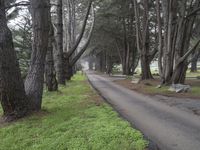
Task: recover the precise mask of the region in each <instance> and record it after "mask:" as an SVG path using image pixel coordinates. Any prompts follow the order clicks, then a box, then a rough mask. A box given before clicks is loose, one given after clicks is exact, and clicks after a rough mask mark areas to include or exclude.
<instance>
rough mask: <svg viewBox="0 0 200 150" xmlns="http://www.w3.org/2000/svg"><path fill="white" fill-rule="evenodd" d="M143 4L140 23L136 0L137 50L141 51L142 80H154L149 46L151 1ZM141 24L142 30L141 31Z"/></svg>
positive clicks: (145, 0) (144, 1) (135, 0)
mask: <svg viewBox="0 0 200 150" xmlns="http://www.w3.org/2000/svg"><path fill="white" fill-rule="evenodd" d="M142 4H143V6H144V12H143V19H142V22H141V23H140V14H139V10H138V7H139V6H138V4H137V0H134V10H135V17H136V38H137V48H138V50H139V51H140V61H141V70H142V76H141V80H148V79H152V78H153V76H152V74H151V70H150V63H151V61H150V46H149V42H150V41H149V17H148V13H149V6H148V5H149V1H148V0H143V1H142ZM140 24H141V26H142V30H141V29H140Z"/></svg>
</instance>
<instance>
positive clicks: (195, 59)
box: [191, 52, 200, 72]
mask: <svg viewBox="0 0 200 150" xmlns="http://www.w3.org/2000/svg"><path fill="white" fill-rule="evenodd" d="M199 56H200V52H199V53H198V54H196V53H193V56H192V57H193V59H192V61H191V72H197V71H198V68H197V62H198V59H199Z"/></svg>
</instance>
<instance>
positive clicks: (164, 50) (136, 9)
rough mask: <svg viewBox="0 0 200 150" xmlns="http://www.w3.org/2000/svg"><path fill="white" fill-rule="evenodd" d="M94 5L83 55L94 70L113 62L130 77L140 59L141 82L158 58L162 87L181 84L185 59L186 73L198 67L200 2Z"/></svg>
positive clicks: (134, 0) (137, 0) (139, 0)
mask: <svg viewBox="0 0 200 150" xmlns="http://www.w3.org/2000/svg"><path fill="white" fill-rule="evenodd" d="M98 5H99V9H98V11H97V15H96V18H97V19H96V20H97V23H96V26H95V31H94V36H93V40H92V43H91V46H90V52H88V53H87V54H86V56H85V58H88V59H89V58H90V59H89V60H90V61H91V63H95V64H96V69H97V70H99V71H102V72H110V71H108V70H110V68H111V67H113V64H121V65H122V70H123V74H125V75H133V74H134V72H135V68H136V66H137V65H138V61H139V60H140V62H139V63H140V65H141V80H146V79H152V78H153V76H152V72H151V69H150V64H151V62H152V61H154V60H157V61H158V66H159V76H160V78H161V84H167V85H168V84H171V83H174V84H176V83H182V84H183V83H184V82H185V77H186V71H187V69H188V66H189V64H190V63H192V65H191V71H193V72H195V71H197V61H198V59H199V51H200V48H199V43H200V36H199V31H200V30H199V26H200V22H199V12H200V1H199V0H125V1H124V0H111V1H106V2H105V1H101V2H99V3H98ZM92 58H95V59H92ZM110 58H111V59H110ZM92 60H93V61H92ZM94 60H96V61H95V62H94ZM90 66H91V65H90Z"/></svg>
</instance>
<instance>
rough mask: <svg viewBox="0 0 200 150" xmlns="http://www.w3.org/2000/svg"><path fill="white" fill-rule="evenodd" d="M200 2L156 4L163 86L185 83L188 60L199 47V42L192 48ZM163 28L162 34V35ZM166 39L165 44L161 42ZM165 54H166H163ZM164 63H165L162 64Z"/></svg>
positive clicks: (170, 0)
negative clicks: (191, 43)
mask: <svg viewBox="0 0 200 150" xmlns="http://www.w3.org/2000/svg"><path fill="white" fill-rule="evenodd" d="M199 6H200V1H198V0H194V1H190V2H189V1H187V0H184V1H178V0H169V1H168V0H162V1H161V10H162V12H161V13H162V14H163V15H162V16H163V17H162V18H161V13H160V14H159V11H160V2H159V1H157V17H158V19H157V20H159V21H160V20H161V19H163V22H164V23H163V26H161V24H160V23H159V39H160V40H159V49H160V50H159V52H160V54H159V66H160V67H159V68H160V70H161V71H160V73H161V77H162V83H163V84H171V83H175V84H176V83H184V82H185V76H186V71H187V69H188V64H189V61H188V58H189V56H190V54H192V52H194V51H195V50H196V48H197V47H198V45H199V43H200V40H199V41H198V42H197V43H196V44H195V45H194V46H193V47H192V48H191V49H190V42H191V38H192V31H193V26H194V22H195V20H196V15H197V12H198V11H199ZM162 29H163V32H164V33H163V32H162ZM161 39H163V43H162V41H161ZM161 52H163V53H161ZM161 61H162V62H161Z"/></svg>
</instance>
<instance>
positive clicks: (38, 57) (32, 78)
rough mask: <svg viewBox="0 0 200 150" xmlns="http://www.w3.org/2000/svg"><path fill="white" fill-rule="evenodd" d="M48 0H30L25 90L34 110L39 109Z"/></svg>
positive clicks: (46, 41)
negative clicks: (30, 34)
mask: <svg viewBox="0 0 200 150" xmlns="http://www.w3.org/2000/svg"><path fill="white" fill-rule="evenodd" d="M49 13H50V2H49V0H42V1H38V0H31V14H32V21H33V44H32V45H33V46H32V55H31V62H30V68H29V72H28V75H27V77H26V81H25V90H26V94H27V96H28V98H29V99H30V103H31V108H32V110H34V111H38V110H40V109H41V104H42V94H43V83H44V71H45V58H46V53H47V49H48V37H49V24H50V23H49V19H48V18H49Z"/></svg>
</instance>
